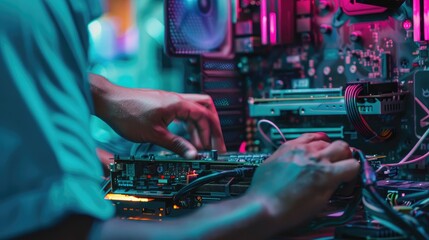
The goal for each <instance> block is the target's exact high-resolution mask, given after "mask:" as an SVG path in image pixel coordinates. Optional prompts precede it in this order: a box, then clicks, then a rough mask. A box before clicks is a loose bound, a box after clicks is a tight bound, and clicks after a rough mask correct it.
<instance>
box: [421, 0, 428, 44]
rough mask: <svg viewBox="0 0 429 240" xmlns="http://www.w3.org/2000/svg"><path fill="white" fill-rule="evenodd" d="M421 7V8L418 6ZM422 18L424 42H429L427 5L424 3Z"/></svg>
mask: <svg viewBox="0 0 429 240" xmlns="http://www.w3.org/2000/svg"><path fill="white" fill-rule="evenodd" d="M420 7H422V6H420ZM423 14H424V15H423V17H424V24H425V26H424V28H425V40H426V41H429V3H428V2H427V1H425V3H424V9H423Z"/></svg>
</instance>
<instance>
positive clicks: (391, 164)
mask: <svg viewBox="0 0 429 240" xmlns="http://www.w3.org/2000/svg"><path fill="white" fill-rule="evenodd" d="M427 157H429V152H427V153H425V154H424V155H422V156H420V157H417V158H414V159H412V160H410V161H406V162H399V163H388V164H383V166H386V167H398V166H403V165H407V164H411V163H416V162H419V161H421V160H423V159H425V158H427Z"/></svg>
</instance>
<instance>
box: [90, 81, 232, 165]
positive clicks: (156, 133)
mask: <svg viewBox="0 0 429 240" xmlns="http://www.w3.org/2000/svg"><path fill="white" fill-rule="evenodd" d="M91 87H92V92H93V98H94V102H95V108H96V114H97V116H99V117H100V118H102V119H103V120H104V121H106V122H107V123H108V124H109V125H110V126H111V127H112V128H113V129H114V130H115V131H116V132H117V133H118V134H119V135H121V136H122V137H124V138H126V139H128V140H130V141H134V142H151V143H154V144H156V145H159V146H161V147H164V148H166V149H169V150H171V151H173V152H175V153H178V154H180V155H182V156H184V157H186V158H195V156H196V155H197V150H209V149H216V150H218V151H219V152H221V153H223V152H225V151H226V147H225V143H224V140H223V136H222V130H221V127H220V123H219V118H218V115H217V112H216V109H215V107H214V104H213V101H212V99H211V98H210V97H209V96H208V95H201V94H177V93H172V92H165V91H159V90H143V89H129V88H122V87H119V86H115V85H112V84H111V83H109V82H107V80H105V79H104V78H102V77H100V76H91ZM174 120H181V121H184V122H186V123H187V124H188V126H189V130H190V136H191V142H189V141H187V140H185V139H184V138H182V137H180V136H176V135H174V134H172V133H171V132H169V131H168V130H167V127H168V125H169V124H170V123H171V122H172V121H174Z"/></svg>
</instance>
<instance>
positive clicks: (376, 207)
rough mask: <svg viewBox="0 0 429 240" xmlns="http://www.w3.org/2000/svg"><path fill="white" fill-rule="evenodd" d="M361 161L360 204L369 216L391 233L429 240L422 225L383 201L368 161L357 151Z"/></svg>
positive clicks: (428, 235)
mask: <svg viewBox="0 0 429 240" xmlns="http://www.w3.org/2000/svg"><path fill="white" fill-rule="evenodd" d="M357 153H358V156H359V159H360V160H361V168H362V169H361V170H362V171H361V179H362V188H363V189H362V194H363V197H362V202H363V204H364V206H365V209H366V210H367V213H368V214H369V216H370V217H371V218H372V219H374V220H377V221H378V222H379V223H380V224H382V225H384V226H386V227H388V228H390V229H392V230H393V231H395V232H397V233H400V234H402V235H404V236H407V237H408V238H409V239H418V240H420V239H429V234H428V232H426V231H427V230H426V229H425V227H424V225H422V224H421V223H420V222H419V221H418V219H416V218H414V217H413V216H411V215H405V214H402V213H400V212H398V211H396V210H395V209H393V208H392V207H391V206H389V205H388V204H387V203H386V201H385V200H383V199H382V198H381V197H380V196H379V195H378V193H377V190H376V177H375V173H374V171H373V169H372V168H371V166H370V165H369V163H368V160H367V159H366V157H365V156H364V154H363V153H362V152H361V151H359V150H358V151H357Z"/></svg>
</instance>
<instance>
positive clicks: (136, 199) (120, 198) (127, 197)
mask: <svg viewBox="0 0 429 240" xmlns="http://www.w3.org/2000/svg"><path fill="white" fill-rule="evenodd" d="M104 199H106V200H116V201H129V202H151V201H153V198H142V197H136V196H130V195H125V194H115V193H109V194H107V195H106V196H105V197H104Z"/></svg>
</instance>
